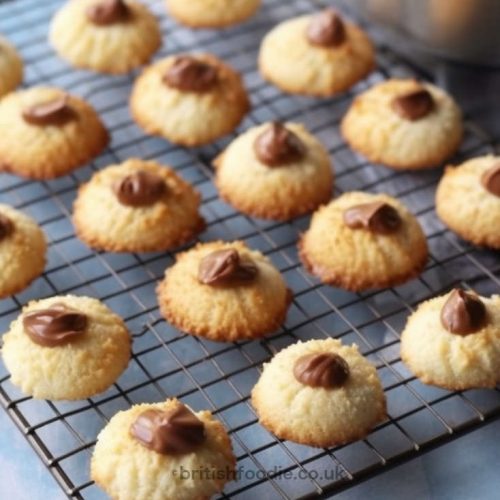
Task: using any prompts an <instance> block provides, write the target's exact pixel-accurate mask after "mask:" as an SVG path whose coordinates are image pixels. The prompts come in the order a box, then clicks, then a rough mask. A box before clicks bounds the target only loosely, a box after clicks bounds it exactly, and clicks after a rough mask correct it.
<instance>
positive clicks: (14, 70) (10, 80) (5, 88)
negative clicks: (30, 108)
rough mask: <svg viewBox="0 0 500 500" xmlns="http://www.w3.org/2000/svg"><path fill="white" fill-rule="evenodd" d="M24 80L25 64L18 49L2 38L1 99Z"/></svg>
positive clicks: (0, 60) (0, 48)
mask: <svg viewBox="0 0 500 500" xmlns="http://www.w3.org/2000/svg"><path fill="white" fill-rule="evenodd" d="M22 80H23V62H22V60H21V58H20V57H19V54H18V53H17V51H16V49H15V48H14V47H13V46H12V45H11V44H10V43H9V42H8V41H7V40H6V39H5V38H4V37H3V36H0V97H2V96H4V95H5V94H8V93H9V92H11V91H13V90H14V89H15V88H16V87H17V86H18V85H19V84H20V83H21V82H22Z"/></svg>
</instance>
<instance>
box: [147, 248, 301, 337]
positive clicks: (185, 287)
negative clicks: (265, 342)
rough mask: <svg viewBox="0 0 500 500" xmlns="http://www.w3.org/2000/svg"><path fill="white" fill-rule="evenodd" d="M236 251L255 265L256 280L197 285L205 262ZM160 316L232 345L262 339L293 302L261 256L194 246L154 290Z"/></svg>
mask: <svg viewBox="0 0 500 500" xmlns="http://www.w3.org/2000/svg"><path fill="white" fill-rule="evenodd" d="M224 249H236V250H237V251H238V252H239V254H240V255H241V256H242V257H243V258H248V259H249V260H252V261H253V262H254V264H255V265H256V266H257V276H256V279H255V280H254V281H252V282H250V283H246V284H242V285H239V286H218V287H215V286H210V285H206V284H203V283H200V282H199V281H198V268H199V264H200V261H201V260H202V259H203V257H205V256H207V255H208V254H210V253H212V252H215V251H217V250H224ZM157 294H158V303H159V306H160V312H161V314H162V315H163V317H164V318H165V319H166V320H167V321H168V322H169V323H171V324H172V325H174V326H175V327H176V328H178V329H179V330H181V331H183V332H186V333H189V334H191V335H199V336H201V337H206V338H208V339H210V340H216V341H223V342H230V341H235V340H244V339H253V338H259V337H262V336H264V335H266V334H268V333H271V332H274V331H275V330H277V329H278V328H279V327H280V326H281V325H282V324H283V322H284V320H285V317H286V313H287V310H288V306H289V304H290V301H291V296H290V291H289V290H288V288H287V287H286V284H285V281H284V280H283V278H282V277H281V274H280V273H279V271H278V270H277V269H276V268H275V267H274V266H273V265H272V264H271V262H270V261H269V259H268V258H267V257H265V256H264V255H262V254H261V253H260V252H258V251H255V250H250V249H248V247H247V246H246V245H245V244H244V243H242V242H240V241H235V242H232V243H225V242H222V241H216V242H211V243H202V244H198V245H197V246H196V247H195V248H193V249H191V250H188V251H186V252H184V253H182V254H180V255H178V256H177V262H176V263H175V264H174V265H173V266H172V267H171V268H169V269H167V270H166V272H165V278H164V279H163V281H161V282H160V284H159V285H158V289H157Z"/></svg>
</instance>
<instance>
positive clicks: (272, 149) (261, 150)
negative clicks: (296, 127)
mask: <svg viewBox="0 0 500 500" xmlns="http://www.w3.org/2000/svg"><path fill="white" fill-rule="evenodd" d="M254 151H255V155H256V156H257V158H258V159H259V161H260V162H262V163H264V164H265V165H267V166H268V167H279V166H282V165H286V164H287V163H292V162H294V161H298V160H300V159H301V158H302V157H303V156H304V153H305V146H304V144H303V143H302V141H301V140H300V139H299V137H298V136H297V135H296V134H294V133H293V132H292V131H291V130H288V129H287V128H286V127H285V126H284V125H283V124H281V123H278V122H273V123H271V124H270V125H269V127H267V128H266V130H264V131H263V132H262V133H261V134H260V135H259V136H258V137H257V139H255V142H254Z"/></svg>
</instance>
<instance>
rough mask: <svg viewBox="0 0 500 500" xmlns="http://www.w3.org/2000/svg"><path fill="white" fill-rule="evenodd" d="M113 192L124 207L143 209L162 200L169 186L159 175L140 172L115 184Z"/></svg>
mask: <svg viewBox="0 0 500 500" xmlns="http://www.w3.org/2000/svg"><path fill="white" fill-rule="evenodd" d="M113 190H114V192H115V195H116V197H117V198H118V201H119V202H120V203H121V204H122V205H126V206H132V207H143V206H149V205H153V204H154V203H156V202H157V201H158V200H159V199H160V198H162V196H163V195H164V194H165V193H166V192H167V186H166V184H165V181H164V180H163V179H162V178H161V177H160V176H159V175H156V174H153V173H151V172H146V171H144V170H139V171H138V172H135V173H133V174H130V175H127V176H126V177H124V178H123V179H122V180H120V181H118V182H117V183H116V184H114V185H113Z"/></svg>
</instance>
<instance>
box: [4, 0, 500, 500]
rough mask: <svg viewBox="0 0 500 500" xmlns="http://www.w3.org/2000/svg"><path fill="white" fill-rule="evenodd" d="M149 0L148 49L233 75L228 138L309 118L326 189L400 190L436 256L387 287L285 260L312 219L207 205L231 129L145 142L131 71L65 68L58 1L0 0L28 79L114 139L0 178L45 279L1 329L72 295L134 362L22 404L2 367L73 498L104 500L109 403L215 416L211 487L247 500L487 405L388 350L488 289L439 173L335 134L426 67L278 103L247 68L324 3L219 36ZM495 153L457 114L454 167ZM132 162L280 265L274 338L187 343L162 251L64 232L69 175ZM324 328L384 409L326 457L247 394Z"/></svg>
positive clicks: (300, 491) (493, 282)
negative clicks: (125, 333) (264, 419)
mask: <svg viewBox="0 0 500 500" xmlns="http://www.w3.org/2000/svg"><path fill="white" fill-rule="evenodd" d="M149 3H150V5H151V8H152V9H153V10H154V11H155V12H156V13H157V14H158V16H159V18H160V19H161V24H162V31H163V33H164V40H165V42H166V43H165V46H164V48H163V49H162V51H161V52H160V54H158V55H157V57H162V56H165V55H166V54H170V53H172V52H180V51H187V50H195V49H200V48H202V49H203V50H208V51H211V52H214V53H215V54H218V55H219V56H221V57H223V58H224V59H225V60H226V61H227V62H229V63H230V64H232V65H233V66H234V67H235V68H237V69H238V70H239V71H240V72H241V73H242V74H243V75H244V77H245V81H246V84H247V87H248V89H249V91H250V93H251V96H252V103H253V109H252V112H251V113H250V115H249V116H248V117H247V118H246V120H245V122H244V123H243V125H242V126H241V127H240V130H245V129H246V128H248V127H250V126H253V125H255V124H257V123H261V122H263V121H267V120H271V119H276V118H277V117H278V118H280V119H283V120H285V119H286V120H292V121H293V120H296V121H300V122H304V123H305V124H306V125H307V127H308V128H309V129H310V130H312V131H313V132H314V133H315V134H316V135H317V136H318V137H319V138H320V139H321V140H322V141H323V142H324V143H325V144H326V145H327V146H328V148H329V151H330V153H331V156H332V159H333V161H334V164H335V169H336V194H339V193H341V192H343V191H349V190H353V189H357V190H366V191H372V192H387V193H389V194H391V195H393V196H396V197H398V198H399V199H401V200H402V201H403V202H404V203H406V204H407V205H408V206H409V207H410V208H411V210H412V211H413V212H414V213H415V214H417V215H418V217H419V220H420V222H421V223H422V225H423V227H424V230H425V232H426V235H427V237H428V241H429V246H430V251H431V258H430V261H429V263H428V265H427V267H426V269H425V271H424V272H423V273H422V275H421V276H420V278H418V279H415V280H413V281H412V282H411V283H408V284H406V285H403V286H399V287H396V288H391V289H387V290H380V291H373V292H368V293H362V294H355V293H349V292H345V291H342V290H340V289H335V288H330V287H327V286H323V285H321V284H320V283H318V281H317V280H316V279H314V278H313V277H311V276H309V275H308V274H307V273H306V272H305V271H304V270H303V269H302V267H301V266H300V264H299V261H298V258H297V251H296V241H297V237H298V236H299V234H300V232H301V231H303V230H304V229H305V228H306V227H307V225H308V220H309V218H308V217H303V218H300V219H297V220H295V221H293V222H291V223H276V222H263V221H260V220H255V219H252V218H249V217H246V216H244V215H242V214H239V213H237V212H235V211H234V210H232V209H231V208H230V207H229V206H227V205H225V204H224V203H223V202H221V201H220V200H219V198H218V197H217V193H216V191H215V188H214V185H213V183H212V168H211V166H210V161H211V159H212V158H214V156H215V155H216V154H217V153H218V152H220V151H221V149H222V148H223V147H224V146H225V145H226V144H227V143H228V142H229V140H231V138H232V137H229V138H227V139H225V140H223V141H219V142H218V143H217V144H215V145H213V146H210V147H206V148H201V149H196V150H192V151H188V150H185V149H181V148H177V147H174V146H172V145H170V144H168V143H167V142H165V141H163V140H161V139H158V138H152V137H147V136H145V135H144V134H143V133H142V132H141V131H140V130H139V129H138V128H137V127H136V126H135V125H134V124H133V122H132V121H131V119H130V115H129V111H128V106H127V100H128V95H129V92H130V87H131V84H132V82H133V78H134V76H136V75H131V76H126V77H109V76H101V75H96V74H92V73H89V72H83V71H75V70H73V69H71V68H69V67H68V66H67V65H66V64H65V63H64V62H62V61H61V60H59V59H58V58H57V57H56V56H55V54H54V53H53V51H52V50H51V49H50V47H49V46H48V45H47V42H46V38H47V28H48V23H49V20H50V18H51V17H52V15H53V13H54V12H55V11H56V9H57V8H58V7H60V5H61V1H60V0H45V1H43V2H40V1H38V0H18V1H15V2H14V1H8V2H3V3H0V32H1V33H3V34H4V35H6V36H7V37H8V38H9V39H10V40H11V41H12V42H14V43H15V44H16V45H17V47H18V48H19V49H20V51H21V52H22V54H23V56H24V59H25V62H26V79H25V85H26V86H30V85H35V84H50V85H57V86H61V87H64V88H66V89H68V90H70V91H71V92H74V93H76V94H79V95H81V96H83V97H84V98H86V99H88V100H89V101H90V102H91V103H92V104H93V105H94V106H95V107H96V108H97V109H98V111H99V112H100V114H101V116H102V117H103V119H104V121H105V122H106V124H107V126H108V128H109V130H110V131H111V132H112V138H113V140H112V145H111V147H109V148H108V149H107V151H106V152H105V153H104V154H102V155H101V156H100V157H99V158H98V159H97V160H96V161H95V162H93V163H92V164H91V165H88V166H86V167H84V168H81V169H79V170H77V171H76V172H74V173H73V174H72V175H68V176H66V177H63V178H61V179H58V180H54V181H50V182H28V181H25V180H21V179H19V178H17V177H14V176H10V175H6V174H2V175H1V176H0V201H1V202H4V203H9V204H11V205H13V206H15V207H17V208H19V209H21V210H24V211H25V212H26V213H28V214H30V215H31V216H33V217H34V218H35V219H36V220H37V221H38V222H39V223H40V224H41V226H42V227H43V229H44V230H45V232H46V233H47V235H48V238H49V240H50V248H49V261H48V265H47V269H46V271H45V273H44V275H43V276H42V277H41V278H40V279H38V280H37V281H36V282H35V283H34V284H33V285H32V286H31V287H30V288H29V289H28V290H27V291H25V292H23V293H21V294H18V295H17V296H15V297H13V298H11V299H8V300H4V301H2V302H0V331H6V330H7V328H8V325H9V323H10V321H11V320H12V319H13V318H15V317H16V316H17V315H18V314H19V311H20V308H21V307H22V305H23V304H25V303H26V302H27V301H29V300H31V299H38V298H40V297H44V296H50V295H54V294H63V293H74V294H86V295H90V296H94V297H97V298H99V299H101V300H103V301H104V302H105V303H106V304H107V305H109V306H110V307H111V308H112V309H114V310H115V311H116V312H117V313H119V314H121V315H122V316H123V317H124V318H125V319H126V321H127V323H128V326H129V328H130V329H131V331H132V332H134V344H133V352H134V354H133V358H132V360H131V362H130V365H129V368H128V369H127V371H126V372H125V374H124V375H123V376H122V377H121V378H120V379H119V381H118V383H117V384H115V385H114V386H113V388H112V389H109V390H108V391H106V392H105V393H104V394H101V395H99V396H97V397H94V398H91V399H88V400H85V401H79V402H51V401H35V400H33V399H31V398H29V397H25V396H24V395H23V394H21V393H20V392H19V391H18V390H17V389H16V388H15V387H14V386H13V385H12V384H11V383H10V380H9V376H8V374H7V372H6V370H5V367H4V366H3V365H2V364H1V362H0V402H1V403H2V405H3V407H4V408H5V410H6V411H7V412H8V414H9V415H10V417H11V418H12V419H13V420H14V422H15V423H16V424H17V426H18V427H19V429H20V430H21V432H22V433H23V434H24V436H25V437H26V439H27V440H28V441H29V443H30V444H31V445H32V447H33V448H34V450H35V451H36V453H37V454H38V455H39V456H40V458H41V459H42V460H43V462H44V464H45V465H46V466H47V468H48V470H49V471H50V472H51V473H52V474H53V475H54V477H55V478H56V480H57V481H58V482H59V484H60V485H61V487H62V488H63V490H64V492H65V493H66V494H67V495H68V497H73V498H86V499H87V498H92V499H95V498H104V494H103V493H102V492H101V491H100V490H99V489H98V488H97V487H96V486H95V485H94V484H93V483H92V482H91V481H90V479H89V470H88V469H89V460H90V457H91V453H92V448H93V445H94V443H95V438H96V435H97V433H98V432H99V431H100V430H101V428H102V427H103V426H104V425H105V424H106V422H107V421H108V420H109V418H111V417H112V416H113V415H114V414H115V413H116V412H117V411H119V410H123V409H126V408H128V407H130V405H132V404H135V403H140V402H153V401H158V400H162V399H165V398H167V397H173V396H175V397H178V398H181V399H182V400H183V401H184V402H186V403H188V404H189V405H191V406H192V407H194V408H195V409H196V410H199V409H204V408H208V409H211V410H212V411H213V412H214V413H215V415H216V416H217V418H219V419H221V420H222V421H223V422H224V424H225V425H226V426H227V428H228V429H229V431H230V434H231V438H232V441H233V445H234V450H235V453H236V455H237V458H238V467H239V469H238V470H239V476H240V477H239V480H238V481H233V482H232V483H230V484H228V485H227V487H226V489H225V493H224V495H223V497H224V498H228V497H231V498H249V499H250V498H256V497H260V498H280V497H284V498H303V497H316V496H321V495H323V496H326V495H327V494H328V493H329V492H333V491H338V490H340V489H343V488H347V487H349V486H350V485H352V484H354V483H355V482H356V481H359V480H360V479H362V478H363V477H367V476H368V475H373V474H376V473H378V472H381V471H383V470H384V467H388V466H390V465H391V464H396V463H400V462H401V461H402V460H404V459H407V458H411V457H414V456H416V455H417V454H418V453H419V452H421V451H423V450H425V449H429V448H430V447H431V446H435V445H436V444H438V443H442V442H444V441H446V440H450V439H452V438H453V437H454V436H457V435H459V434H460V433H462V432H465V431H467V430H470V429H472V428H476V427H477V426H479V425H481V424H482V423H483V422H485V421H487V420H488V419H491V418H492V417H494V416H496V415H499V414H500V392H499V391H498V389H497V390H488V391H486V390H474V391H465V392H448V391H445V390H441V389H438V388H434V387H428V386H425V385H423V384H421V383H420V382H419V381H418V380H416V379H415V378H414V377H413V376H412V375H411V374H410V373H409V372H408V371H407V369H406V368H405V366H404V365H403V364H402V363H401V360H400V357H399V334H400V332H401V330H402V328H403V326H404V323H405V319H406V318H407V316H408V314H409V313H410V312H411V311H412V310H413V308H414V307H415V306H416V305H417V304H418V303H419V302H420V301H422V300H424V299H427V298H429V297H431V296H433V295H435V294H438V293H442V292H443V291H445V290H447V289H449V288H450V287H451V286H453V285H456V284H459V283H461V284H463V285H465V286H471V287H473V288H475V289H476V290H477V291H478V292H480V293H482V294H487V295H489V294H492V293H499V291H500V279H499V274H500V259H499V258H498V254H496V255H495V254H494V253H493V252H488V251H485V250H481V249H478V248H474V247H471V246H469V245H467V244H466V243H464V242H463V241H461V240H459V239H458V238H457V237H455V236H454V235H453V234H452V233H450V232H448V231H447V230H446V229H445V228H444V227H443V226H442V225H441V223H440V222H439V221H438V219H437V217H436V214H435V212H434V190H435V186H436V182H437V180H438V178H439V176H440V172H439V171H427V172H418V173H396V172H394V171H391V170H388V169H385V168H383V167H380V166H374V165H371V164H368V163H366V162H365V161H364V160H362V159H361V158H359V157H358V156H356V155H355V154H354V153H352V152H351V151H350V150H349V149H348V148H347V147H346V146H345V144H344V143H343V142H342V140H341V138H340V136H339V130H338V123H339V120H340V119H341V117H342V115H343V114H344V112H345V111H346V109H347V107H348V105H349V103H350V102H351V101H352V98H353V97H354V96H355V95H356V94H358V93H359V92H361V91H363V90H365V89H366V88H367V87H368V86H370V85H372V84H375V83H377V82H379V81H381V80H384V79H386V78H388V77H390V76H418V77H421V78H425V77H427V76H428V75H425V74H424V73H422V72H420V71H419V70H418V69H417V68H415V67H413V66H412V65H411V64H410V63H409V62H407V61H405V60H403V59H401V58H400V57H399V56H396V55H395V54H394V53H392V52H391V50H389V49H388V48H386V47H378V62H379V65H378V68H377V70H376V71H375V72H374V73H373V74H372V75H371V76H370V77H369V79H368V80H367V81H366V82H363V83H361V84H359V85H357V86H356V87H354V88H353V89H352V90H351V91H350V92H348V93H346V94H343V95H341V96H339V97H335V98H333V99H328V100H313V99H307V98H297V97H292V96H286V95H284V94H282V93H281V92H279V91H278V90H277V89H275V88H273V87H271V86H269V85H267V84H265V83H264V82H263V81H262V80H261V79H260V77H259V75H258V73H257V70H256V57H257V51H258V45H259V41H260V39H261V38H262V36H263V35H264V34H265V33H266V32H267V31H268V30H269V29H270V28H271V27H272V26H273V25H274V24H276V23H277V22H279V21H280V20H283V19H285V18H288V17H291V16H294V15H298V14H301V13H306V12H310V11H311V10H312V9H313V8H315V7H318V5H320V4H321V2H313V1H311V0H296V1H293V2H281V1H279V0H275V1H273V0H268V1H265V2H264V7H263V9H262V11H261V12H260V14H259V15H258V16H257V17H256V18H255V19H253V20H252V21H250V22H248V23H246V24H244V25H243V26H241V27H237V28H234V29H228V30H224V31H221V32H213V31H198V32H192V31H190V30H188V29H184V28H182V27H180V26H178V25H176V24H175V23H174V22H172V21H171V20H170V19H169V18H168V17H167V16H166V14H165V12H164V7H163V2H162V1H160V0H153V1H151V2H149ZM201 119H202V117H201ZM0 133H1V132H0ZM424 147H425V145H424ZM493 149H494V145H493V144H491V142H490V141H489V139H488V137H487V135H486V134H484V133H483V132H482V131H481V130H479V129H478V128H477V127H475V126H474V124H473V123H467V133H466V137H465V141H464V143H463V146H462V149H461V151H460V154H459V155H458V160H460V159H463V158H466V157H470V156H474V155H479V154H484V153H487V152H492V151H493ZM130 156H139V157H143V158H150V159H151V158H154V159H157V160H159V161H160V162H164V163H165V164H169V165H172V166H174V167H175V169H176V170H177V171H178V172H179V173H180V174H181V175H182V176H183V177H184V178H185V179H187V180H188V181H190V182H191V183H193V184H194V185H195V186H196V187H197V189H198V190H199V191H200V192H201V193H202V196H203V208H202V211H203V215H204V216H205V218H206V219H207V222H208V228H207V230H206V231H205V232H204V233H203V234H202V235H201V237H200V240H202V241H209V240H214V239H219V238H220V239H224V240H234V239H243V240H245V241H246V242H247V243H248V245H249V246H251V247H253V248H258V249H260V250H261V251H263V252H264V253H265V254H266V255H268V256H269V257H270V258H271V260H272V261H273V262H274V264H275V265H276V266H277V267H278V268H279V269H280V270H281V272H282V273H283V275H284V276H285V278H286V280H287V282H288V284H289V286H290V287H291V288H292V289H293V291H294V294H295V298H294V301H293V305H292V306H291V309H290V312H289V314H288V317H287V320H286V323H285V325H284V326H283V328H282V329H280V330H279V331H278V332H277V333H276V334H275V335H272V336H269V337H267V338H266V339H263V340H260V341H253V342H237V343H234V344H223V343H213V342H209V341H205V340H202V339H198V338H194V337H191V336H186V335H183V334H181V333H180V332H178V331H177V330H175V329H174V328H172V327H171V326H170V325H168V324H167V323H166V322H164V321H163V320H160V316H159V313H158V308H157V305H156V298H155V286H156V283H157V281H158V280H159V279H160V278H161V277H162V275H163V272H164V270H165V268H166V267H168V266H170V265H171V264H172V263H173V261H174V256H173V254H171V253H167V254H165V253H161V254H148V255H136V254H125V255H117V254H111V253H97V252H94V251H92V250H90V249H89V248H87V247H85V246H84V245H83V244H82V243H80V242H79V241H78V240H77V239H76V238H75V235H74V232H73V228H72V225H71V222H70V214H71V205H72V201H73V200H74V198H75V193H76V190H77V187H78V185H79V184H80V183H81V182H84V181H86V180H88V179H89V177H90V176H91V175H92V173H93V172H94V171H96V170H98V169H100V168H102V167H104V166H106V165H109V164H111V163H117V162H120V161H123V160H125V159H126V158H128V157H130ZM325 336H326V337H330V336H333V337H336V338H340V339H342V341H343V342H345V343H351V342H356V343H357V344H358V345H359V346H360V349H361V351H362V352H363V353H364V354H365V355H366V356H367V357H368V358H369V359H370V360H371V361H372V362H373V363H375V364H376V366H377V367H378V373H379V375H380V377H381V379H382V382H383V385H384V388H385V392H386V395H387V399H388V411H389V418H388V420H387V421H386V422H385V423H383V424H381V425H379V426H378V427H377V428H376V429H375V430H374V431H373V432H372V433H371V434H370V435H369V436H368V437H367V438H366V439H364V440H362V441H358V442H356V443H353V444H349V445H345V446H341V447H337V448H334V449H329V450H323V449H316V448H310V447H306V446H300V445H296V444H294V443H291V442H287V441H284V442H281V441H279V440H278V439H276V438H275V437H274V436H273V435H271V434H270V433H268V432H267V431H266V430H265V429H264V428H262V427H261V426H259V424H258V423H257V419H256V416H255V413H254V412H253V410H252V408H251V405H250V403H249V394H250V391H251V388H252V387H253V385H254V384H255V382H256V380H257V378H258V376H259V370H260V366H261V364H262V362H264V361H267V360H268V359H269V358H270V357H271V356H272V354H273V353H275V352H276V351H277V350H279V349H281V348H283V347H285V346H287V345H289V344H291V343H293V342H295V341H297V340H298V339H300V340H308V339H311V338H318V337H319V338H321V337H325Z"/></svg>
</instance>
